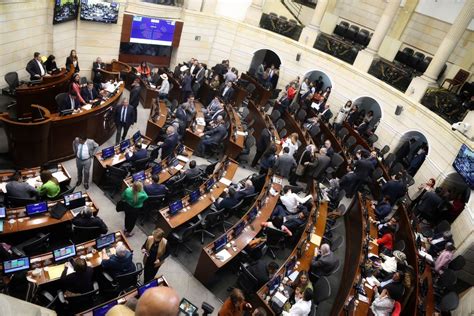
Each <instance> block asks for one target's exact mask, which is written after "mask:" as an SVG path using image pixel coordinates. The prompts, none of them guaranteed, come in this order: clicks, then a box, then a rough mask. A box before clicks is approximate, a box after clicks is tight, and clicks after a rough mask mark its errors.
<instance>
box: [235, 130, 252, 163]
mask: <svg viewBox="0 0 474 316" xmlns="http://www.w3.org/2000/svg"><path fill="white" fill-rule="evenodd" d="M255 143H256V140H255V137H254V136H253V135H250V134H249V135H248V136H247V138H246V139H245V147H244V148H243V149H242V151H241V152H240V155H239V158H238V159H237V160H238V161H239V162H241V163H248V162H249V158H250V157H249V155H250V150H251V149H252V147H253V146H255Z"/></svg>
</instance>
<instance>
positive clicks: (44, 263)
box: [26, 231, 133, 285]
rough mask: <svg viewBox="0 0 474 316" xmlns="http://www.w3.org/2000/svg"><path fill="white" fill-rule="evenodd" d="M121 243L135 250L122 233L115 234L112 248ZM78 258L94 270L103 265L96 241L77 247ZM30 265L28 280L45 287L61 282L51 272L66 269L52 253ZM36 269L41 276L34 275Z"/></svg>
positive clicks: (32, 259)
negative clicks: (55, 260)
mask: <svg viewBox="0 0 474 316" xmlns="http://www.w3.org/2000/svg"><path fill="white" fill-rule="evenodd" d="M119 242H122V243H123V244H124V245H125V247H127V249H128V250H130V251H132V252H133V249H132V247H130V244H129V243H128V240H127V238H126V237H125V235H124V234H123V233H122V232H121V231H118V232H115V244H114V245H113V247H112V248H115V246H116V245H117V244H118V243H119ZM114 250H115V249H114ZM112 251H113V250H112ZM88 256H89V257H88ZM76 257H81V258H83V259H85V260H86V262H87V265H88V266H90V267H92V268H96V267H98V266H100V264H101V263H102V252H101V251H97V249H96V243H95V239H93V240H89V241H86V242H83V243H81V244H78V245H76ZM30 264H31V270H29V271H28V274H27V277H26V278H27V280H28V281H30V282H32V283H35V284H36V285H43V284H46V283H50V282H54V281H56V280H59V277H56V276H53V275H50V273H49V271H52V270H53V269H55V270H57V269H58V268H59V269H61V268H64V264H56V263H55V262H54V257H53V252H52V251H51V252H48V253H45V254H42V255H38V256H33V257H31V258H30ZM35 269H40V271H39V272H40V273H39V275H36V273H33V271H34V270H35ZM61 270H62V269H61ZM37 271H38V270H37Z"/></svg>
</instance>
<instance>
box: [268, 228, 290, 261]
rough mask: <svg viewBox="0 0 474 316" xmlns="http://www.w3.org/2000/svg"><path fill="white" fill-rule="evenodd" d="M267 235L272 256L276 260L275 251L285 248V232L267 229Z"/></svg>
mask: <svg viewBox="0 0 474 316" xmlns="http://www.w3.org/2000/svg"><path fill="white" fill-rule="evenodd" d="M265 234H266V236H267V241H266V244H267V246H268V250H269V251H270V255H271V256H272V258H273V259H276V255H275V251H277V250H278V249H282V248H283V242H284V241H285V232H283V231H282V230H279V229H275V228H270V227H267V228H265Z"/></svg>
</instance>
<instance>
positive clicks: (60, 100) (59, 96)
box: [54, 92, 68, 107]
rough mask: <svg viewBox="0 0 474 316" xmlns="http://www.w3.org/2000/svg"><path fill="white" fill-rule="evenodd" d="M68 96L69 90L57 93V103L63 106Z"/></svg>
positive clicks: (55, 98)
mask: <svg viewBox="0 0 474 316" xmlns="http://www.w3.org/2000/svg"><path fill="white" fill-rule="evenodd" d="M67 97H68V93H67V92H61V93H59V94H57V95H56V96H55V97H54V100H56V104H57V106H58V107H60V106H61V104H62V103H63V102H64V100H65V99H66V98H67Z"/></svg>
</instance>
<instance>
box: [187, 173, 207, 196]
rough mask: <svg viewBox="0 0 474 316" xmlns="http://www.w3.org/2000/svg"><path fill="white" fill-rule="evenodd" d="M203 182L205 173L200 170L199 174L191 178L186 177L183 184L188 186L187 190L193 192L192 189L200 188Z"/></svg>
mask: <svg viewBox="0 0 474 316" xmlns="http://www.w3.org/2000/svg"><path fill="white" fill-rule="evenodd" d="M202 182H203V175H202V171H201V172H199V174H196V175H195V176H193V177H190V178H188V177H185V178H184V183H183V186H184V187H185V188H186V189H185V190H186V192H187V193H191V192H192V191H194V190H196V189H197V188H199V187H200V186H201V184H202Z"/></svg>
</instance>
